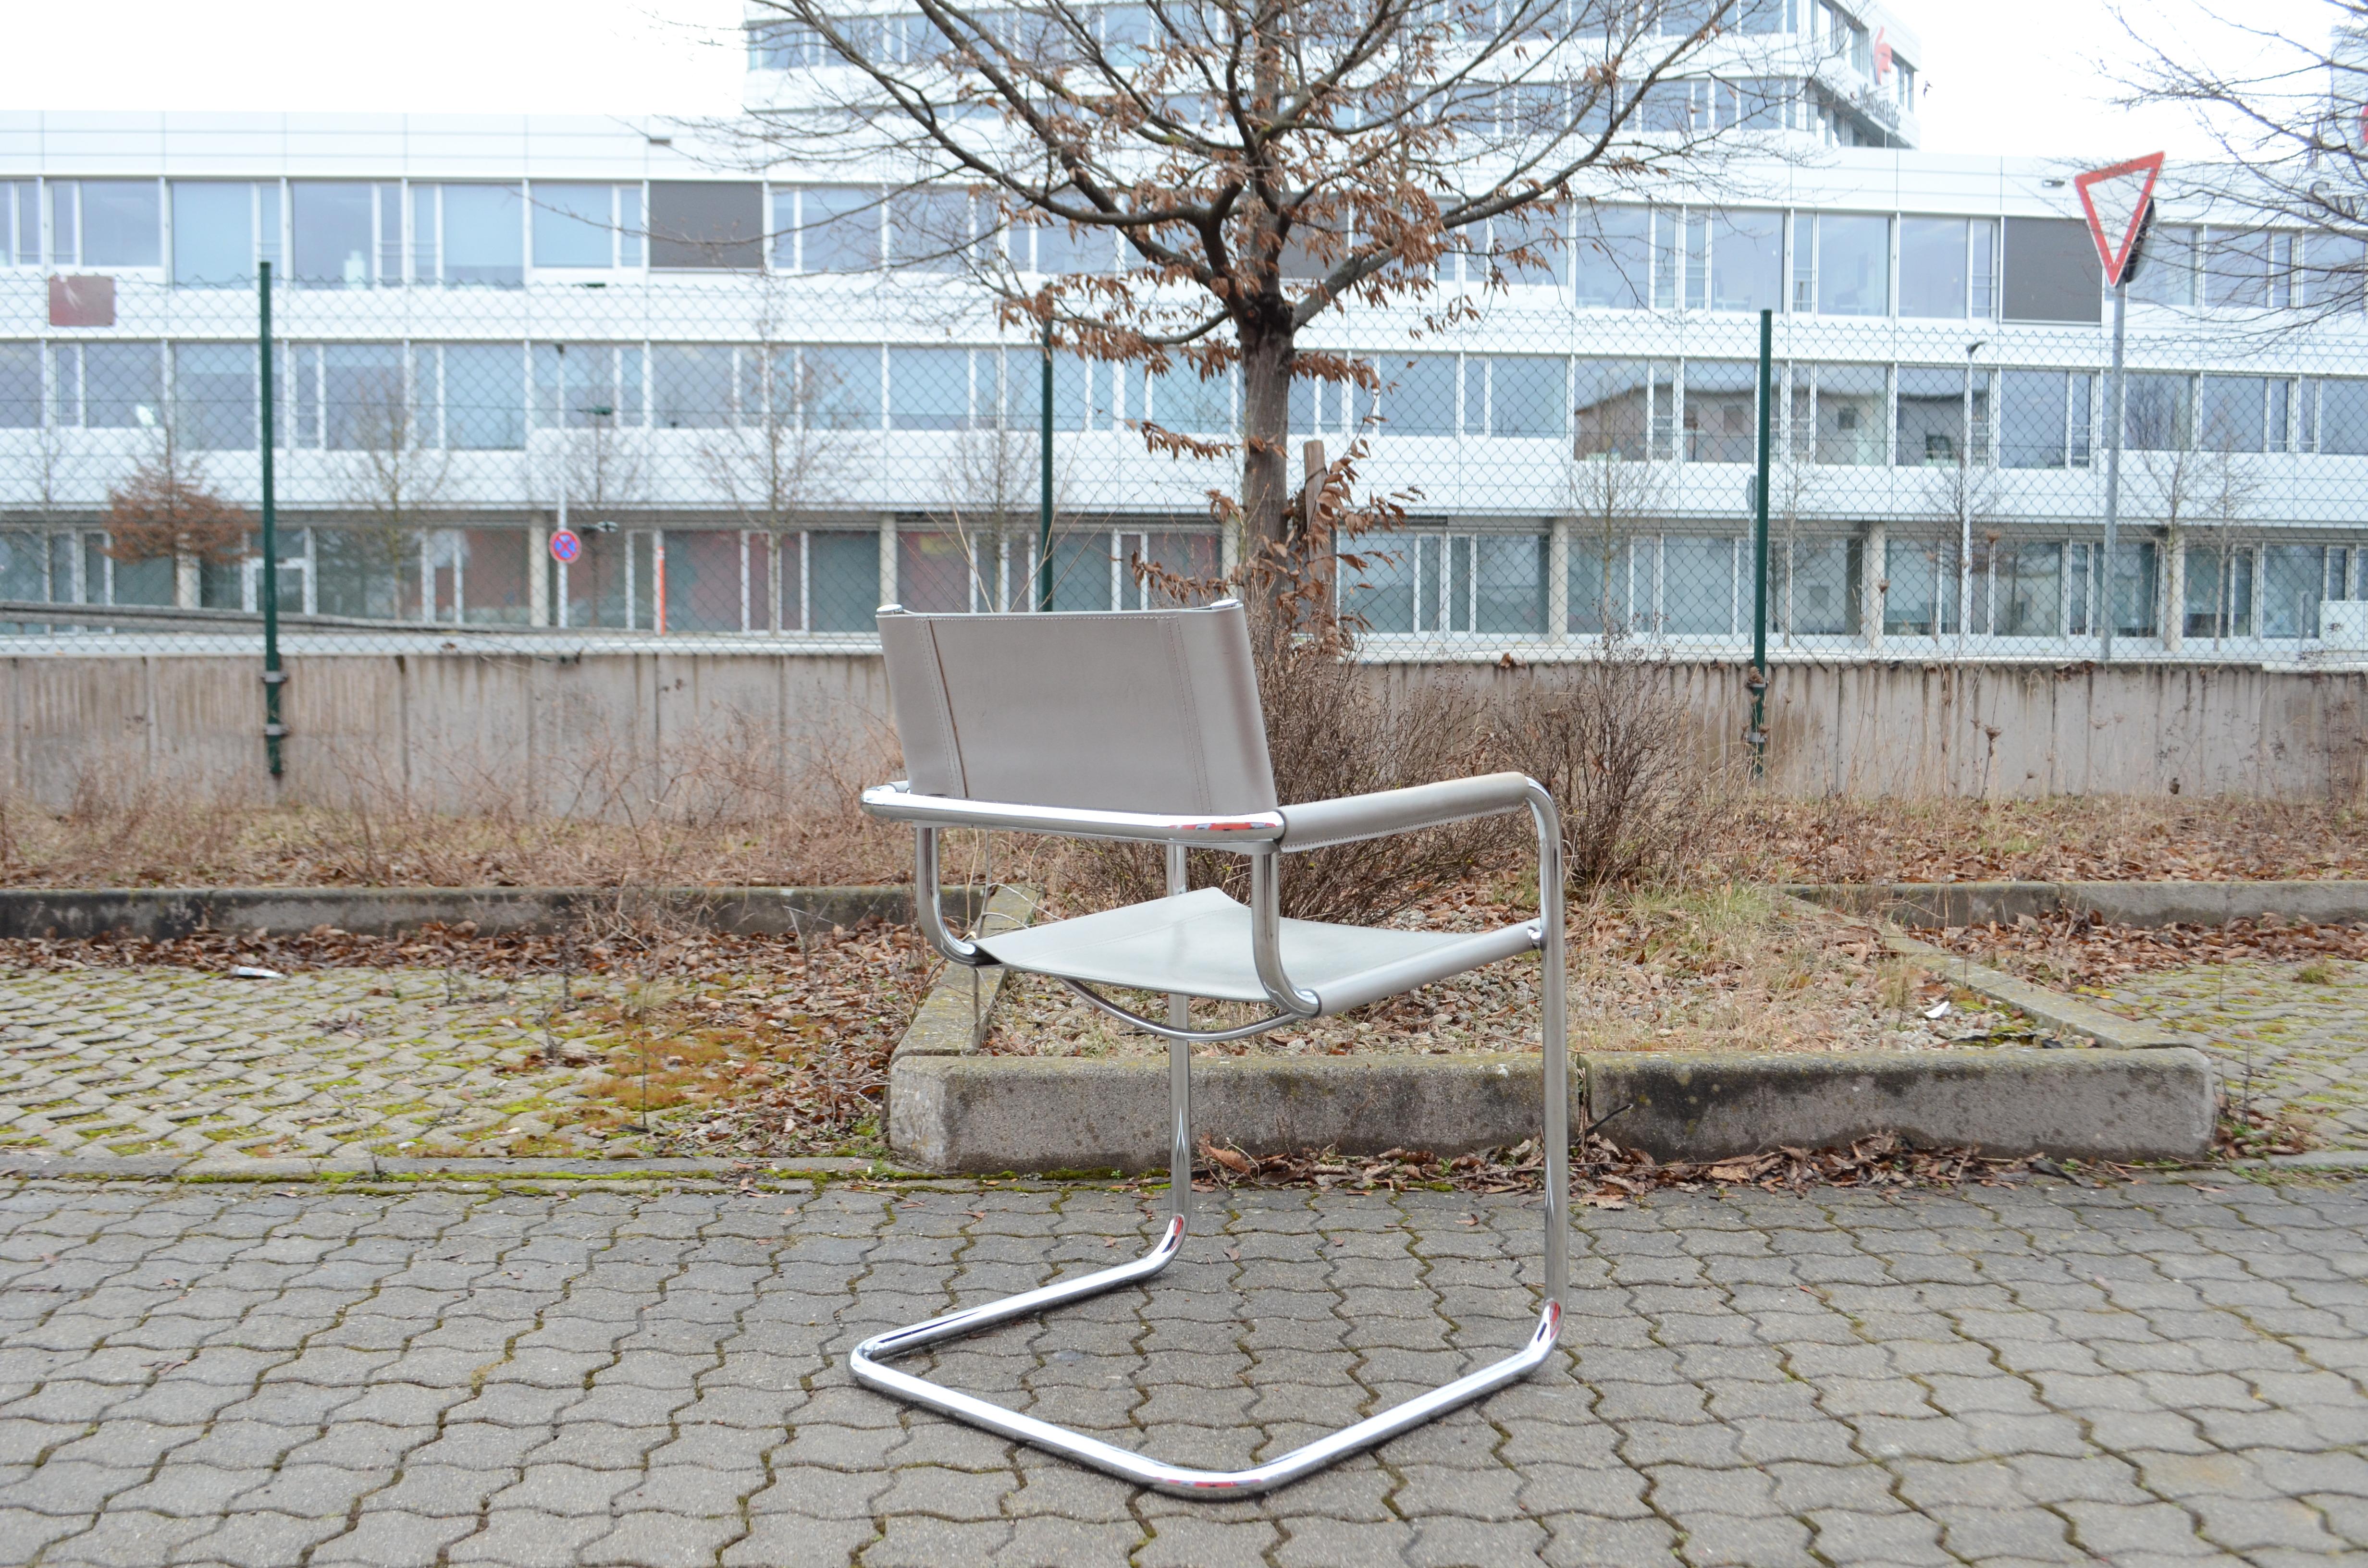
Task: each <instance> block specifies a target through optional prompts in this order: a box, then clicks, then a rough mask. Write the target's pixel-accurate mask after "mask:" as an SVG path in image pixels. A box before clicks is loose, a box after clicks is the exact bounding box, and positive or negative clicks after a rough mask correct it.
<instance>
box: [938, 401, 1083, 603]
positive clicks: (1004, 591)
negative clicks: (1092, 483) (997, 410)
mask: <svg viewBox="0 0 2368 1568" xmlns="http://www.w3.org/2000/svg"><path fill="white" fill-rule="evenodd" d="M1041 450H1042V449H1041V448H1040V447H1039V446H1038V445H1037V434H1036V432H1035V431H1034V430H1031V429H1030V428H1028V427H1027V426H1024V425H1021V424H1020V423H1019V422H1018V421H1016V420H1008V419H1001V418H988V419H985V420H981V421H979V422H978V423H977V424H975V425H973V426H972V427H971V428H970V429H967V430H964V431H963V432H962V434H961V435H960V436H958V437H955V441H954V448H953V451H952V453H951V455H950V456H949V457H948V458H947V460H946V461H945V463H944V465H943V466H942V467H941V468H940V470H939V483H940V484H941V486H942V487H943V491H944V494H945V496H946V520H947V522H948V524H949V525H950V526H951V529H952V531H953V533H954V535H955V536H956V537H957V538H958V539H959V540H961V541H962V551H963V552H964V554H965V555H966V556H967V557H968V559H969V560H970V562H971V573H972V576H973V581H974V584H975V586H976V589H977V597H978V602H979V603H980V604H983V605H985V606H986V607H987V608H990V609H994V610H1016V609H1023V608H1027V606H1028V604H1029V603H1030V600H1031V599H1032V598H1033V597H1034V593H1033V587H1032V579H1031V578H1030V577H1026V576H1023V574H1026V573H1027V567H1028V562H1029V560H1030V556H1029V551H1028V549H1027V548H1026V547H1027V545H1028V544H1029V543H1030V541H1031V540H1032V538H1033V535H1034V531H1035V528H1036V526H1037V521H1038V516H1039V513H1038V506H1039V495H1038V492H1039V490H1040V489H1041V487H1042V483H1043V481H1042V467H1041V463H1040V460H1039V453H1040V452H1041ZM1064 478H1065V476H1064ZM1055 483H1056V485H1058V486H1059V488H1056V490H1055V492H1054V495H1053V510H1054V517H1055V526H1056V528H1057V527H1058V526H1059V525H1060V524H1061V523H1063V522H1066V521H1067V520H1068V519H1067V518H1066V517H1064V515H1063V514H1064V513H1065V511H1066V508H1065V507H1064V506H1062V505H1061V490H1062V489H1065V488H1066V486H1065V483H1063V482H1062V481H1056V482H1055ZM999 563H1008V567H1007V569H1002V570H999V569H998V565H999Z"/></svg>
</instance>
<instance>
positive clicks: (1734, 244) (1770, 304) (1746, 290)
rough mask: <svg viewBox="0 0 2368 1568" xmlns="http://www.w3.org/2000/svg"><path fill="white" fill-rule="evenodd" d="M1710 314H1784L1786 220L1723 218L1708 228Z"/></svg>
mask: <svg viewBox="0 0 2368 1568" xmlns="http://www.w3.org/2000/svg"><path fill="white" fill-rule="evenodd" d="M1710 231H1711V232H1710V308H1711V309H1712V310H1713V311H1777V310H1782V309H1783V308H1784V214H1782V212H1720V213H1715V214H1713V217H1712V221H1711V225H1710Z"/></svg>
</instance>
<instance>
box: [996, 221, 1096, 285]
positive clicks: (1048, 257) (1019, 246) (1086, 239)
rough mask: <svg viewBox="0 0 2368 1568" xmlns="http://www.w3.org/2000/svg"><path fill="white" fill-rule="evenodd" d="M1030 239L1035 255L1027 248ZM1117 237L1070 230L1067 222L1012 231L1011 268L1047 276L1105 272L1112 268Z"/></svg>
mask: <svg viewBox="0 0 2368 1568" xmlns="http://www.w3.org/2000/svg"><path fill="white" fill-rule="evenodd" d="M1030 236H1033V243H1034V247H1035V256H1034V258H1033V260H1032V261H1031V260H1030V257H1029V256H1028V255H1027V246H1028V244H1029V243H1030ZM1117 243H1118V240H1117V235H1116V234H1115V233H1112V232H1111V231H1110V230H1109V229H1099V228H1093V227H1083V228H1071V227H1070V226H1069V225H1068V224H1066V223H1050V224H1040V225H1038V226H1037V227H1035V228H1019V229H1014V230H1012V231H1011V244H1012V256H1011V260H1012V265H1013V266H1015V267H1019V268H1020V269H1021V270H1023V271H1031V270H1032V271H1035V272H1041V273H1044V274H1047V275H1053V274H1059V273H1069V272H1086V273H1097V274H1099V273H1106V272H1108V271H1110V268H1111V267H1112V265H1113V259H1112V258H1113V257H1114V256H1115V255H1116V246H1117Z"/></svg>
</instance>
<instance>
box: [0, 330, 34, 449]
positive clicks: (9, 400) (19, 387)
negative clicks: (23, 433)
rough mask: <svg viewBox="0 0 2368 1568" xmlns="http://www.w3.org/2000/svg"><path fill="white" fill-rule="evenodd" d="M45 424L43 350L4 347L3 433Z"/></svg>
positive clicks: (0, 372) (0, 374)
mask: <svg viewBox="0 0 2368 1568" xmlns="http://www.w3.org/2000/svg"><path fill="white" fill-rule="evenodd" d="M40 423H41V346H40V344H38V343H0V430H30V429H33V428H35V427H36V426H39V425H40Z"/></svg>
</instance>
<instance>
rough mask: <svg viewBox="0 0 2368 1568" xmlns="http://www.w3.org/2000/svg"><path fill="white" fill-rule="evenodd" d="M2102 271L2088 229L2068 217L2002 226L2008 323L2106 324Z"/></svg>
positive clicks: (2018, 220)
mask: <svg viewBox="0 0 2368 1568" xmlns="http://www.w3.org/2000/svg"><path fill="white" fill-rule="evenodd" d="M2104 290H2105V271H2104V267H2103V266H2102V265H2101V264H2100V262H2099V261H2098V260H2097V246H2096V244H2095V242H2094V241H2092V240H2090V239H2089V225H2088V224H2086V223H2084V222H2079V221H2078V220H2077V219H2067V218H2009V219H2008V220H2007V221H2006V292H2005V296H2004V306H2003V310H2002V312H2001V313H2002V314H2003V315H2004V316H2005V317H2006V319H2007V320H2008V321H2030V322H2051V321H2053V322H2100V321H2102V320H2104V319H2105V293H2104Z"/></svg>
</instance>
